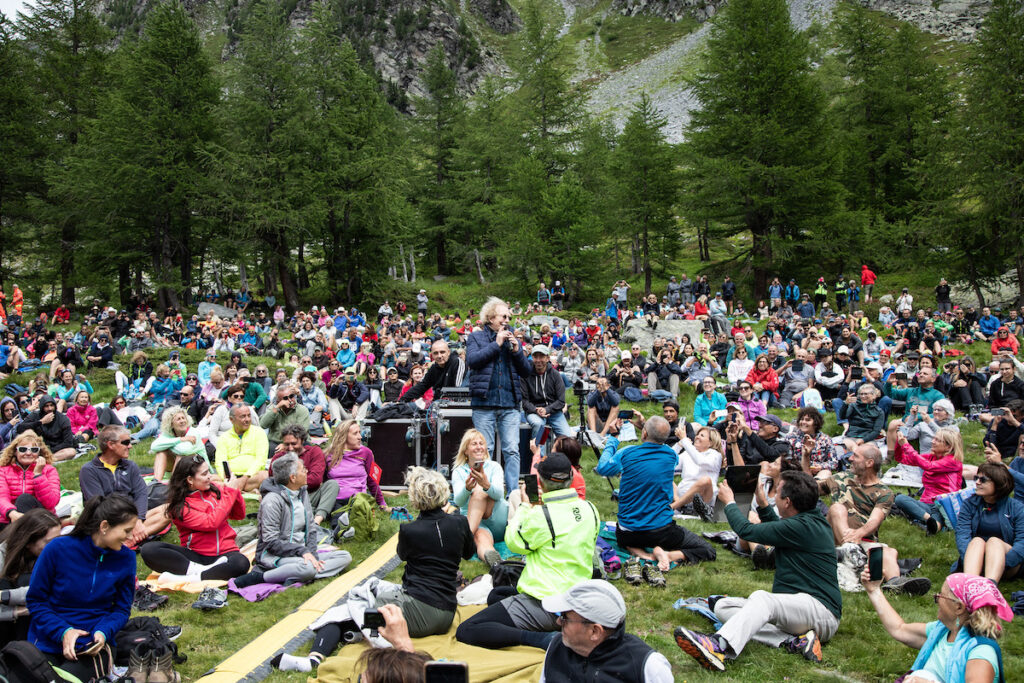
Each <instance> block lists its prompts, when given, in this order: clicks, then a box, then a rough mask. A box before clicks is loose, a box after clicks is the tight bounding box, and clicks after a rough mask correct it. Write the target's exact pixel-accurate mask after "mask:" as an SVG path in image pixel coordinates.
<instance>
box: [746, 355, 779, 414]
mask: <svg viewBox="0 0 1024 683" xmlns="http://www.w3.org/2000/svg"><path fill="white" fill-rule="evenodd" d="M747 381H748V382H750V384H751V386H753V387H754V391H755V392H757V397H758V398H760V399H761V400H762V401H764V404H765V405H766V406H770V405H772V403H773V402H774V400H775V399H777V398H778V397H779V376H778V374H776V372H775V370H773V369H772V364H771V363H770V362H769V361H768V356H766V355H765V354H763V353H762V354H761V355H760V356H758V357H757V360H755V361H754V367H752V368H750V372H748V373H747Z"/></svg>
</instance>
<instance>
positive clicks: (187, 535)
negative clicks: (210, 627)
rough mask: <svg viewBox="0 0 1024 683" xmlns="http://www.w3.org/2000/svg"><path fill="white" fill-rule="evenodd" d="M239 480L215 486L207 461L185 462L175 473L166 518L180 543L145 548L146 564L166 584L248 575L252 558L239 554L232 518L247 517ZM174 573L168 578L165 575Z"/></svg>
mask: <svg viewBox="0 0 1024 683" xmlns="http://www.w3.org/2000/svg"><path fill="white" fill-rule="evenodd" d="M240 485H241V480H240V479H238V478H237V477H232V478H231V479H230V480H229V481H228V482H227V483H226V484H225V485H223V486H217V485H216V484H215V483H214V482H213V473H212V472H211V471H210V465H209V464H208V463H207V462H206V458H204V457H203V456H201V455H192V456H188V457H186V458H182V459H181V460H180V461H179V462H178V464H177V465H175V467H174V472H172V473H171V481H170V484H169V486H168V491H167V516H168V517H169V518H170V519H171V521H172V522H173V523H174V526H176V527H177V528H178V536H179V538H180V539H181V545H180V546H177V545H171V544H170V543H164V542H163V541H153V542H150V543H146V544H145V545H143V546H142V551H141V553H142V561H143V562H145V563H146V566H147V567H149V568H150V569H152V570H153V571H155V572H162V573H165V575H164V576H163V577H161V578H162V579H163V580H164V581H168V580H170V581H205V580H208V579H214V580H218V581H226V580H228V579H232V578H234V577H236V576H241V575H242V574H245V573H246V572H248V571H249V560H248V558H246V556H245V555H243V554H242V553H240V552H238V546H237V545H236V544H235V530H234V529H233V528H232V527H231V525H230V524H228V520H229V519H244V518H245V501H244V500H243V499H242V493H241V491H240V490H239V488H238V487H239V486H240ZM168 573H169V574H170V576H168V575H167V574H168Z"/></svg>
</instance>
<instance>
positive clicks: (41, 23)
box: [17, 0, 111, 305]
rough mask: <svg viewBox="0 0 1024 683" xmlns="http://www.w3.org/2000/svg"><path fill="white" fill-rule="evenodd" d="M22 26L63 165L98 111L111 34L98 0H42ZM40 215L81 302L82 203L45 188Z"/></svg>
mask: <svg viewBox="0 0 1024 683" xmlns="http://www.w3.org/2000/svg"><path fill="white" fill-rule="evenodd" d="M17 25H18V30H19V32H20V33H21V35H23V36H24V38H25V43H26V49H27V50H28V53H29V54H30V55H32V58H33V63H34V67H35V68H34V69H33V71H32V82H33V86H34V88H35V91H36V93H37V94H38V95H39V97H40V98H41V100H42V105H43V110H44V111H45V112H46V114H47V118H46V119H44V124H43V126H44V128H43V129H44V131H45V132H44V135H45V137H46V142H47V157H48V160H49V161H50V165H49V166H50V168H51V169H55V170H57V169H59V168H60V166H61V165H62V164H63V162H64V159H65V158H66V156H67V155H68V154H70V153H71V151H72V150H73V149H74V147H75V145H77V144H78V142H79V139H80V137H81V135H82V132H83V131H84V130H85V127H86V124H87V122H88V121H89V119H91V118H93V117H94V116H95V115H96V110H97V103H98V101H99V97H100V92H101V89H102V86H103V84H104V76H105V69H106V62H107V58H108V47H109V45H110V41H111V34H110V33H109V32H108V31H107V30H106V29H105V28H104V27H103V25H102V24H101V23H100V20H99V11H98V0H37V1H36V3H35V5H33V6H32V8H31V9H30V11H29V13H28V14H19V15H18V22H17ZM40 200H41V201H40V203H39V204H38V205H37V207H36V217H37V220H38V222H39V223H40V224H41V225H43V226H47V227H49V226H53V227H54V228H55V230H56V234H55V235H53V236H50V235H45V236H42V237H41V239H43V240H44V241H47V242H52V243H54V244H57V245H59V253H60V256H59V259H57V260H58V261H59V275H58V277H59V280H60V285H61V293H60V300H61V303H63V304H66V305H74V303H75V284H74V279H75V258H74V254H75V250H76V248H77V247H78V241H79V238H80V235H79V226H80V223H81V221H82V216H81V215H80V212H79V207H78V206H76V205H74V204H69V203H67V202H63V203H62V202H59V201H56V200H55V198H53V197H49V196H48V190H47V189H46V188H43V189H42V190H41V192H40Z"/></svg>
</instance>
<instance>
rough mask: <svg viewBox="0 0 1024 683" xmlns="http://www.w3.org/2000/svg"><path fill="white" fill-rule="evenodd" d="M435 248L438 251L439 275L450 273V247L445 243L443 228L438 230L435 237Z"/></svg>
mask: <svg viewBox="0 0 1024 683" xmlns="http://www.w3.org/2000/svg"><path fill="white" fill-rule="evenodd" d="M434 249H435V250H436V251H437V273H438V275H447V274H448V249H447V245H446V244H445V231H444V229H443V228H441V229H439V230H438V231H437V237H436V238H435V239H434Z"/></svg>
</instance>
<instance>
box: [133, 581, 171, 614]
mask: <svg viewBox="0 0 1024 683" xmlns="http://www.w3.org/2000/svg"><path fill="white" fill-rule="evenodd" d="M167 599H168V598H167V596H166V595H157V594H156V593H154V592H153V591H151V590H150V589H149V588H147V587H146V586H139V587H138V588H137V589H136V590H135V598H134V599H133V600H132V607H133V608H135V609H137V610H141V611H143V612H152V611H153V610H155V609H156V608H157V607H159V606H160V605H163V604H164V603H166V602H167Z"/></svg>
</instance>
